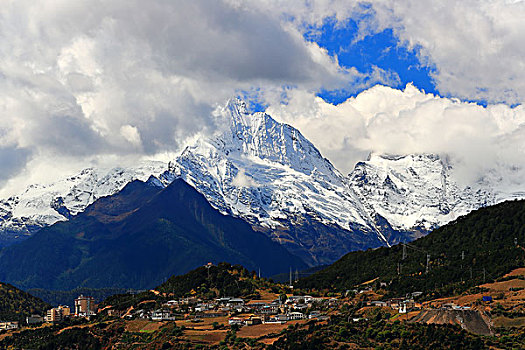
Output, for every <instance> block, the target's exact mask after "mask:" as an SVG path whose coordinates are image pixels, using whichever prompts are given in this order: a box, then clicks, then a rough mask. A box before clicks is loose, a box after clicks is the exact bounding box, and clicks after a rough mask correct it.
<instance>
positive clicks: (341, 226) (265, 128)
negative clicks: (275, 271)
mask: <svg viewBox="0 0 525 350" xmlns="http://www.w3.org/2000/svg"><path fill="white" fill-rule="evenodd" d="M214 117H215V118H216V124H217V125H219V126H220V128H219V130H218V131H217V132H216V133H215V134H214V135H213V136H211V137H208V138H200V139H198V140H196V141H195V142H194V143H193V144H191V145H190V146H188V147H186V149H185V150H184V151H183V152H182V153H181V154H180V155H179V156H178V157H177V158H176V159H175V160H173V161H172V162H170V163H169V165H168V166H167V167H166V166H165V163H149V164H146V165H142V166H138V167H137V168H136V169H131V168H129V169H128V168H126V169H113V170H111V171H109V172H101V171H96V170H94V169H88V170H85V171H84V172H82V173H81V174H79V175H78V176H74V177H71V178H68V179H65V180H60V181H58V182H57V183H55V184H51V185H48V186H41V185H36V186H32V187H30V188H28V189H27V190H26V191H25V192H24V193H23V194H21V195H19V196H16V197H13V198H10V199H8V200H3V201H0V232H2V233H3V234H4V236H6V235H9V234H11V235H12V234H13V233H16V232H18V233H25V234H28V233H31V232H34V231H36V230H37V229H38V228H40V227H42V226H45V225H49V224H52V223H53V222H56V221H60V220H67V219H68V217H69V216H70V215H74V214H76V213H78V212H80V211H82V210H84V209H85V207H86V206H87V205H89V204H90V203H92V202H93V201H94V200H95V199H96V198H100V197H101V196H104V195H109V194H113V193H115V192H117V191H118V190H120V189H121V188H122V187H123V186H124V185H125V184H126V183H127V182H129V181H131V180H134V179H141V180H145V179H147V178H148V177H149V176H150V175H154V176H157V177H158V179H159V180H160V183H162V184H163V185H164V186H167V185H168V184H169V183H171V182H172V181H173V180H174V179H176V178H182V179H183V180H184V181H185V182H187V183H188V184H190V185H191V186H192V187H194V188H195V189H197V191H198V192H200V193H201V194H203V195H204V196H205V197H206V199H207V200H208V201H209V202H210V203H211V205H212V206H213V207H215V208H216V209H218V210H219V211H221V212H222V213H223V214H226V215H233V216H236V217H240V218H243V219H244V220H245V221H247V222H248V223H250V224H251V225H252V226H253V227H254V228H256V229H258V230H260V231H263V232H265V233H266V234H268V235H269V236H270V237H271V238H272V239H274V240H276V241H278V242H280V243H281V244H283V245H284V246H285V247H287V248H288V249H289V250H290V251H291V252H292V253H294V254H296V255H298V256H300V257H301V258H303V260H305V261H306V262H307V263H309V264H310V265H315V264H324V263H330V262H333V261H335V260H336V259H337V258H339V257H340V256H341V255H343V254H344V253H346V252H348V251H349V250H355V249H366V248H370V247H377V246H381V245H392V244H396V243H398V242H400V241H408V240H412V239H414V238H416V237H418V236H420V235H422V234H424V233H426V232H428V231H429V230H432V229H434V228H436V227H439V226H441V225H443V224H445V223H447V222H450V221H452V220H454V219H455V218H457V217H458V216H461V215H464V214H467V213H468V212H470V211H472V210H474V209H477V208H479V207H483V206H487V205H491V204H495V203H497V202H501V201H504V200H506V199H510V198H523V197H525V193H524V192H523V191H519V189H518V188H515V187H513V186H510V187H508V188H505V189H504V190H502V189H499V187H498V186H499V185H498V184H499V182H500V180H499V179H500V175H498V174H499V169H498V170H494V171H493V172H492V173H490V174H488V175H487V176H486V177H485V178H484V179H483V181H481V180H480V181H477V182H476V183H473V184H469V185H461V184H460V181H458V175H457V173H456V169H455V167H454V164H452V163H451V162H450V161H449V160H448V159H447V158H443V157H440V156H438V155H434V154H413V155H405V156H389V155H380V154H372V155H371V156H370V158H369V159H367V160H365V161H362V162H359V163H358V164H356V166H355V168H354V170H353V171H352V172H351V173H350V174H349V175H348V176H344V175H342V174H341V173H340V172H339V171H338V170H337V169H336V168H335V167H334V166H333V165H332V164H331V163H330V161H329V160H327V159H325V158H324V157H323V156H322V155H321V153H320V152H319V150H317V148H316V147H315V146H314V145H313V144H312V143H311V142H310V141H308V140H307V139H306V138H305V137H304V136H303V135H302V134H301V133H300V132H299V131H298V130H297V129H295V128H293V127H292V126H290V125H286V124H282V123H279V122H277V121H275V120H274V119H273V118H272V117H271V116H269V115H267V114H265V113H260V112H259V113H253V114H250V113H248V111H247V109H246V105H245V103H244V102H242V101H241V100H238V99H232V100H230V101H229V102H228V103H227V104H226V105H225V106H224V107H221V108H218V109H217V110H216V112H215V114H214ZM501 176H503V175H501ZM500 187H501V186H500Z"/></svg>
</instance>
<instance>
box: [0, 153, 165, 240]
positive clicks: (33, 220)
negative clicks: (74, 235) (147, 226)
mask: <svg viewBox="0 0 525 350" xmlns="http://www.w3.org/2000/svg"><path fill="white" fill-rule="evenodd" d="M165 169H166V165H165V163H164V162H153V161H151V162H142V163H140V164H138V165H137V166H136V167H133V168H122V167H116V168H112V169H95V168H86V169H84V170H82V171H80V172H79V173H78V174H75V175H72V176H69V177H66V178H63V179H59V180H57V181H55V182H53V183H49V184H34V185H30V186H28V187H27V188H26V189H25V190H24V191H23V192H22V193H20V194H19V195H16V196H12V197H10V198H8V199H5V200H0V243H2V242H4V244H5V243H10V241H13V240H16V239H17V238H23V237H24V236H27V235H29V234H31V233H33V232H35V231H37V230H38V229H40V228H41V227H44V226H48V225H51V224H53V223H55V222H57V221H64V220H68V219H69V218H70V217H71V216H73V215H76V214H78V213H79V212H82V211H83V210H84V209H85V208H86V207H87V206H88V205H89V204H91V203H93V202H94V201H95V200H97V199H98V198H100V197H104V196H108V195H112V194H114V193H116V192H118V191H120V190H121V189H122V188H123V187H124V186H125V185H126V184H128V183H129V182H131V181H133V180H136V179H139V180H143V181H146V180H147V179H148V178H149V177H150V176H151V175H152V174H155V175H158V174H160V173H161V172H163V171H164V170H165Z"/></svg>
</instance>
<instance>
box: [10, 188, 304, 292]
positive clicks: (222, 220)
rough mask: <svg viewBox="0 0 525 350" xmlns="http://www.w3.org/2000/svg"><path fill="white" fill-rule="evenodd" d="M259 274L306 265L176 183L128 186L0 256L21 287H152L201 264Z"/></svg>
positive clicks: (13, 281) (63, 288)
mask: <svg viewBox="0 0 525 350" xmlns="http://www.w3.org/2000/svg"><path fill="white" fill-rule="evenodd" d="M220 261H228V262H231V263H234V264H242V265H244V266H246V267H247V268H250V269H253V270H255V269H259V268H260V269H261V272H262V273H263V274H264V275H272V274H275V273H279V272H283V271H286V270H287V269H288V268H289V267H290V266H292V267H294V268H305V267H306V265H305V264H304V263H303V262H302V261H301V260H300V259H299V258H297V257H295V256H294V255H292V254H290V253H289V252H288V251H287V250H286V249H285V248H283V247H282V246H280V245H279V244H278V243H276V242H273V241H272V240H271V239H270V238H268V237H267V236H265V235H264V234H262V233H260V232H256V231H254V230H253V229H252V228H251V226H250V225H249V224H247V223H246V222H244V221H243V220H241V219H236V218H233V217H231V216H225V215H222V214H221V213H219V212H218V211H217V210H215V209H214V208H212V207H211V205H210V204H209V203H208V202H207V201H206V199H205V198H204V196H202V195H201V194H199V193H198V192H197V191H195V189H193V188H192V187H191V186H189V185H188V184H186V183H185V182H184V181H182V180H175V181H174V182H173V183H172V184H171V185H169V186H168V187H166V188H164V189H162V188H158V187H155V186H153V185H152V184H150V183H143V182H140V181H135V182H132V183H130V184H128V185H127V186H126V187H125V188H124V190H123V191H122V192H120V193H118V194H116V195H114V196H111V197H106V198H102V199H100V200H99V201H97V202H95V203H94V204H93V205H92V206H90V207H89V208H88V209H87V210H86V211H85V212H84V213H81V214H79V215H77V216H76V217H73V218H72V219H71V220H70V221H68V222H61V223H58V224H55V225H53V226H51V227H48V228H45V229H42V230H41V231H39V232H38V233H37V234H35V235H34V236H32V237H31V238H29V239H27V240H26V241H24V242H22V243H20V244H18V245H15V246H10V247H7V248H4V249H3V250H2V251H1V252H0V280H1V279H3V280H5V281H7V282H9V283H12V284H14V285H17V286H20V287H22V288H44V289H55V290H69V289H74V288H79V287H89V288H133V289H144V288H152V287H154V286H155V285H157V284H159V283H161V282H162V281H163V280H165V279H166V278H167V277H168V276H171V275H174V274H175V275H177V274H182V273H185V272H187V271H189V270H191V269H193V268H195V267H197V266H202V265H204V264H206V263H207V262H214V263H217V262H220Z"/></svg>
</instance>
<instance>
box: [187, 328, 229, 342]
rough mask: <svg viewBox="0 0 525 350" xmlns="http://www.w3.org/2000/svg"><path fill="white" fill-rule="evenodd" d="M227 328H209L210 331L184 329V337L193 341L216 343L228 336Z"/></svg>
mask: <svg viewBox="0 0 525 350" xmlns="http://www.w3.org/2000/svg"><path fill="white" fill-rule="evenodd" d="M226 332H227V331H226V330H215V331H212V330H208V331H196V330H191V329H187V330H185V331H184V338H185V339H187V340H189V341H191V342H199V343H207V344H210V345H216V344H218V343H219V342H221V341H222V340H224V338H225V337H226Z"/></svg>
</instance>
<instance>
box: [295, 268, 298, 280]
mask: <svg viewBox="0 0 525 350" xmlns="http://www.w3.org/2000/svg"><path fill="white" fill-rule="evenodd" d="M297 281H299V271H298V270H297V269H295V282H297Z"/></svg>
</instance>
